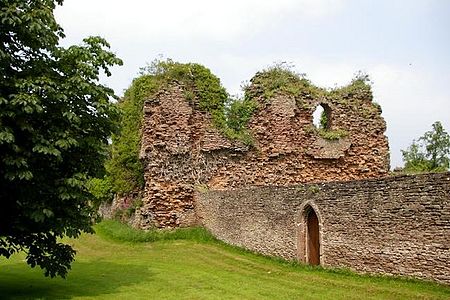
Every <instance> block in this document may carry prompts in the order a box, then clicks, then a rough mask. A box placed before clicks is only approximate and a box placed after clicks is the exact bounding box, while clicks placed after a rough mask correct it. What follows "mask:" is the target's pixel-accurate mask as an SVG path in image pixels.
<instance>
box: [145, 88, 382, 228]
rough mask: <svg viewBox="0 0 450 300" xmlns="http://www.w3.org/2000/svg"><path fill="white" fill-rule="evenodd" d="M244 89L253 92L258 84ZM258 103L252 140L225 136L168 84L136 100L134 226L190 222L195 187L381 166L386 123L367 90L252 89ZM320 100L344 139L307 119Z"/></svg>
mask: <svg viewBox="0 0 450 300" xmlns="http://www.w3.org/2000/svg"><path fill="white" fill-rule="evenodd" d="M251 88H252V89H253V90H254V91H255V90H256V91H258V88H259V87H258V86H256V85H255V84H253V85H252V86H251ZM254 94H255V95H256V96H255V99H254V100H255V101H256V102H257V103H258V109H257V110H256V112H254V114H253V116H252V118H251V120H250V122H249V124H248V128H249V131H250V132H251V134H252V136H253V138H254V145H252V146H246V145H244V144H242V143H241V142H239V141H232V140H229V139H227V138H225V137H224V136H223V135H222V134H221V133H220V132H219V130H218V129H217V128H216V127H215V126H214V124H213V122H212V118H211V115H210V114H209V113H208V112H204V111H201V110H200V109H199V108H198V107H197V105H198V101H196V99H193V100H191V101H188V100H187V99H186V97H185V96H184V90H183V86H181V85H179V84H177V83H176V82H174V84H173V85H171V86H170V87H169V88H166V89H163V90H161V91H160V92H159V93H158V94H157V95H156V96H155V97H154V98H153V99H149V100H148V101H146V102H145V104H144V123H143V128H142V146H141V153H140V158H141V160H142V161H143V162H144V165H145V174H144V177H145V182H146V185H145V191H144V198H143V202H144V206H143V207H142V208H141V210H140V212H139V215H138V217H139V219H140V220H139V224H140V225H139V226H140V227H141V228H150V227H177V226H189V225H192V224H195V223H196V222H197V220H196V214H195V211H194V190H195V189H203V188H208V189H229V188H235V187H238V186H247V185H278V186H285V185H290V184H296V183H304V182H326V181H333V180H346V181H348V180H356V179H363V178H378V177H384V176H386V175H387V172H388V170H389V148H388V142H387V138H386V136H385V135H384V132H385V130H386V124H385V121H384V119H383V118H382V117H381V110H380V109H379V107H378V106H377V105H375V104H374V103H373V102H372V94H371V92H370V89H364V88H362V89H360V90H352V92H351V93H347V94H345V93H344V94H342V95H341V96H340V97H336V96H331V94H330V95H327V94H326V93H325V94H323V95H321V96H315V97H314V96H312V95H311V94H308V93H305V92H303V93H302V92H299V94H298V95H289V94H286V93H282V92H279V93H275V94H274V95H273V96H272V97H271V99H269V101H268V100H267V99H265V98H264V97H263V95H259V96H258V93H254ZM319 105H322V106H324V107H326V108H327V112H328V113H329V125H330V126H329V127H330V128H329V130H341V131H344V132H345V133H346V135H345V137H341V138H340V139H335V140H327V139H324V138H322V137H321V136H320V134H319V133H318V130H317V129H316V128H315V127H314V125H313V112H314V111H315V109H316V108H317V107H318V106H319Z"/></svg>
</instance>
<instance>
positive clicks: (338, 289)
mask: <svg viewBox="0 0 450 300" xmlns="http://www.w3.org/2000/svg"><path fill="white" fill-rule="evenodd" d="M104 229H105V227H103V228H102V227H100V228H99V232H100V235H105V234H107V233H105V231H104ZM182 235H183V234H181V236H182ZM194 235H195V236H197V237H199V239H200V240H205V239H206V240H208V238H205V236H203V235H202V234H199V232H197V233H195V234H194ZM172 238H173V235H172V237H169V238H168V239H172ZM176 238H180V235H178V236H177V237H176ZM115 239H117V237H115ZM195 239H197V238H195ZM197 240H198V239H197ZM70 243H72V244H73V245H74V246H75V248H76V249H77V250H78V255H77V259H76V262H75V263H74V264H73V270H72V271H71V272H70V274H69V276H68V278H67V279H66V280H63V279H59V278H58V279H49V278H45V277H44V276H43V275H42V272H41V270H31V269H29V267H28V266H26V265H25V263H24V262H23V261H22V260H23V258H24V256H23V255H17V256H15V257H14V258H12V259H10V260H8V261H7V260H5V259H3V258H2V259H0V298H1V299H449V298H450V287H444V286H441V285H436V284H432V283H424V282H417V281H407V280H400V279H393V278H379V277H367V276H358V275H354V274H348V273H344V272H331V271H326V270H322V269H311V268H309V267H302V266H292V265H289V264H287V263H281V262H279V261H274V260H272V259H268V258H265V257H262V256H259V255H254V254H251V253H246V252H244V251H241V250H237V249H234V248H232V247H229V246H225V245H222V244H219V243H215V242H196V241H192V240H169V241H167V240H166V241H157V242H153V243H134V244H133V243H124V242H114V241H112V238H111V237H110V238H109V239H104V238H102V237H100V236H99V235H96V236H93V235H83V236H82V237H81V238H80V239H78V240H75V241H70Z"/></svg>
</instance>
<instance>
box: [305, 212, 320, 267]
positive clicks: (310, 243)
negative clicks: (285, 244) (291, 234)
mask: <svg viewBox="0 0 450 300" xmlns="http://www.w3.org/2000/svg"><path fill="white" fill-rule="evenodd" d="M306 218H307V220H306V227H307V230H306V231H307V232H306V241H307V246H306V248H307V253H308V256H307V259H308V264H310V265H314V266H317V265H320V239H319V219H318V218H317V214H316V212H315V211H314V209H312V208H310V209H309V212H307V216H306Z"/></svg>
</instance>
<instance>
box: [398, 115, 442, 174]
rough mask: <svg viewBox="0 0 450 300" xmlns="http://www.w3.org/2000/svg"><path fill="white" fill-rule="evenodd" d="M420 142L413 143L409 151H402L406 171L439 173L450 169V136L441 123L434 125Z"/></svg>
mask: <svg viewBox="0 0 450 300" xmlns="http://www.w3.org/2000/svg"><path fill="white" fill-rule="evenodd" d="M432 127H433V129H432V130H431V131H427V132H425V134H424V135H423V136H421V137H420V138H419V139H418V141H415V140H414V141H413V143H412V144H411V146H409V147H408V149H407V150H402V155H403V161H404V162H405V167H404V170H405V171H412V172H439V171H447V170H448V169H449V167H450V158H449V155H450V136H449V134H448V133H447V132H446V131H445V129H444V127H443V126H442V124H441V122H439V121H437V122H435V123H434V124H433V125H432Z"/></svg>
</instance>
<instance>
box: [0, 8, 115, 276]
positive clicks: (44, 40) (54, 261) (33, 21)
mask: <svg viewBox="0 0 450 300" xmlns="http://www.w3.org/2000/svg"><path fill="white" fill-rule="evenodd" d="M62 2H63V0H56V1H53V0H0V3H1V5H0V40H1V43H0V205H1V209H0V255H1V256H5V257H10V256H11V255H12V254H13V253H15V252H18V251H25V252H26V261H27V263H28V264H29V265H31V266H32V267H34V266H36V265H38V266H40V267H41V268H43V269H44V270H45V275H46V276H51V277H54V276H57V275H58V276H62V277H65V275H66V274H67V271H68V269H70V264H71V262H72V261H73V259H74V255H75V251H74V250H73V249H72V248H71V247H70V246H69V245H65V244H63V243H61V242H60V238H61V237H63V236H69V237H78V236H79V235H80V234H81V233H82V232H93V229H92V225H93V223H94V222H95V220H96V216H97V214H96V211H95V210H94V208H93V207H92V206H91V205H90V200H89V199H91V197H92V195H91V194H90V193H89V191H88V190H87V188H86V182H87V180H88V179H89V178H92V177H97V176H101V172H102V170H103V161H104V158H105V156H106V155H107V143H108V137H109V136H110V135H111V133H112V132H113V131H114V130H115V129H116V125H115V124H116V119H117V117H118V110H117V108H115V106H114V105H113V104H112V103H111V102H110V101H109V99H110V98H111V97H114V93H113V91H112V90H111V89H109V88H107V87H106V86H103V85H101V84H100V83H99V74H100V72H101V71H103V72H104V73H105V74H106V75H107V76H109V75H110V71H109V68H110V67H111V66H113V65H117V64H119V65H120V64H121V63H122V62H121V60H120V59H118V58H117V57H116V56H115V55H114V54H113V53H111V52H109V51H108V49H109V44H108V43H107V42H106V41H105V40H104V39H102V38H100V37H90V38H87V39H85V40H84V41H83V44H82V45H80V46H71V47H69V48H63V47H60V46H58V43H59V40H60V38H63V37H64V33H63V30H62V28H61V27H60V26H59V25H58V24H57V23H56V21H55V19H54V15H53V11H54V9H55V6H56V5H62Z"/></svg>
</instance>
